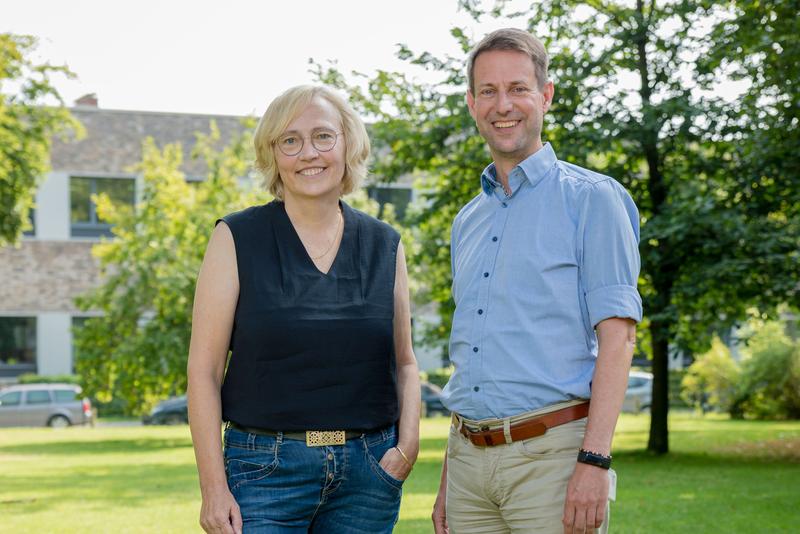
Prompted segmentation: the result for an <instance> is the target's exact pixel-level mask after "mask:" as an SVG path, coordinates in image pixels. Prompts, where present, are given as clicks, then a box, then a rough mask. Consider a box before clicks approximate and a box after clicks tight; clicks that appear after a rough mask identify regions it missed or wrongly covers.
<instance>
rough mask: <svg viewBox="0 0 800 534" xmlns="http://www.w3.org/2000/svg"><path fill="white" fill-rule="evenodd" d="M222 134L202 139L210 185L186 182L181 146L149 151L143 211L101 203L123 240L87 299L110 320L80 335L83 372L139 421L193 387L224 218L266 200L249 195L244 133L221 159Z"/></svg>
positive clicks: (108, 248)
mask: <svg viewBox="0 0 800 534" xmlns="http://www.w3.org/2000/svg"><path fill="white" fill-rule="evenodd" d="M218 137H219V133H218V130H217V129H216V127H215V126H214V125H213V124H212V133H211V134H210V135H200V136H198V143H197V145H196V148H195V152H196V156H198V157H202V158H204V159H205V161H206V163H207V166H208V174H207V177H206V179H205V180H204V181H201V182H194V183H191V182H187V181H186V179H185V176H184V175H183V173H182V172H181V171H180V166H181V161H182V150H181V147H180V145H177V144H174V145H167V146H165V147H164V148H163V149H159V148H158V147H157V146H156V145H155V143H154V142H153V140H152V139H147V140H146V141H145V142H144V144H143V159H142V162H141V163H140V164H139V166H138V169H137V171H138V172H139V173H140V176H141V180H140V186H141V190H140V195H139V202H138V203H137V205H136V207H135V208H134V207H130V206H120V205H114V204H112V202H111V200H110V199H109V198H108V196H106V195H100V196H98V197H95V198H94V199H93V200H94V201H96V203H97V210H98V214H99V215H100V216H101V217H102V218H103V219H104V220H107V221H109V222H110V223H111V224H112V225H113V233H114V237H113V239H111V240H106V241H103V242H102V243H100V244H98V245H96V246H95V247H94V249H93V254H94V255H95V256H96V257H97V258H98V259H99V261H100V264H101V273H102V277H103V281H102V284H101V285H100V286H99V287H97V288H96V289H95V290H93V291H91V292H90V293H88V294H87V295H85V296H83V297H81V298H79V299H78V305H79V306H80V308H81V309H83V310H87V311H95V312H101V313H102V315H100V316H97V317H92V318H90V319H88V320H87V321H86V322H85V323H84V325H83V326H82V327H81V328H79V329H77V331H76V333H75V346H76V353H77V356H78V357H77V362H76V367H77V372H78V373H79V374H80V375H81V377H82V380H83V385H84V387H85V389H86V391H87V392H88V393H89V394H91V395H93V396H95V397H96V398H97V399H98V400H100V401H102V402H109V401H110V400H111V399H112V398H118V399H123V400H124V401H125V402H126V404H127V409H128V411H129V412H131V413H140V412H141V411H142V410H145V409H147V408H148V407H149V406H150V405H151V404H152V403H153V402H154V401H156V400H158V399H160V398H163V397H165V396H167V395H170V394H176V393H182V392H183V391H184V390H185V388H186V357H187V353H188V347H189V338H190V334H191V313H192V303H193V300H194V288H195V279H196V277H197V273H198V272H199V269H200V264H201V262H202V259H203V254H204V253H205V249H206V245H207V243H208V238H209V236H210V234H211V230H212V229H213V227H214V222H215V221H216V219H217V218H219V217H221V216H223V215H225V214H227V213H230V212H232V211H236V210H238V209H242V208H244V207H247V206H249V205H251V204H254V203H257V202H258V201H259V200H263V195H258V194H256V193H255V192H253V191H251V190H248V189H246V188H242V187H241V186H240V184H239V179H240V178H241V177H244V176H247V169H248V165H249V162H250V161H251V159H252V158H250V156H249V148H248V141H249V139H248V138H247V137H246V136H245V135H244V134H242V135H241V136H240V137H238V138H236V139H234V140H233V142H232V143H231V144H230V145H229V146H227V147H225V148H224V149H222V150H221V151H217V150H215V149H214V145H215V143H216V142H217V141H218Z"/></svg>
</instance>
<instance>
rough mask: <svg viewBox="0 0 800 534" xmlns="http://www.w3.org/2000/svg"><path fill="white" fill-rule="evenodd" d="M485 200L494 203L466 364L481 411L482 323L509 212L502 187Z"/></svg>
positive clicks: (484, 336) (483, 401) (484, 333)
mask: <svg viewBox="0 0 800 534" xmlns="http://www.w3.org/2000/svg"><path fill="white" fill-rule="evenodd" d="M487 200H488V202H491V203H494V204H495V206H494V213H493V214H492V218H491V228H490V230H489V233H488V235H487V237H485V238H484V239H486V242H485V243H484V246H483V247H481V248H482V250H483V254H482V256H483V262H482V263H481V269H480V278H479V280H478V300H477V304H476V307H475V309H474V310H473V313H474V319H473V321H472V325H473V326H472V332H471V333H470V344H471V346H472V349H471V350H472V352H473V354H472V356H473V358H471V359H472V362H473V365H470V370H471V372H470V377H469V379H470V385H469V387H470V390H471V394H472V400H473V405H474V406H476V407H477V406H480V407H481V408H482V410H489V407H488V406H487V402H486V396H485V395H484V393H485V391H484V390H483V384H482V381H481V380H480V377H485V376H487V374H486V373H485V372H484V369H483V364H484V362H485V361H486V359H485V352H486V349H487V346H488V345H489V343H487V331H486V321H487V319H488V317H489V313H490V309H489V297H490V289H491V286H492V279H493V278H495V265H496V264H497V255H498V252H499V250H500V245H501V244H502V242H503V232H504V230H505V226H506V221H507V220H508V214H509V212H510V210H509V207H510V203H511V198H507V197H506V196H505V193H504V192H503V188H502V187H500V186H498V188H496V189H495V194H494V195H493V196H492V197H490V198H489V199H487ZM489 334H490V333H489ZM490 411H491V410H490Z"/></svg>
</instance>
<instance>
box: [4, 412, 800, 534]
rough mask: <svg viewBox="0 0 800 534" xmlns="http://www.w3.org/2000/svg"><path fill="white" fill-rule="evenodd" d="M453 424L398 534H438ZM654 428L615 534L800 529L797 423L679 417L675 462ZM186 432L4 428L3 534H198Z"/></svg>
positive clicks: (640, 439)
mask: <svg viewBox="0 0 800 534" xmlns="http://www.w3.org/2000/svg"><path fill="white" fill-rule="evenodd" d="M448 422H449V419H447V418H443V417H440V418H436V419H426V420H423V422H422V448H421V452H420V456H419V460H418V462H417V465H416V467H415V468H414V471H413V473H412V476H411V477H410V479H409V480H408V481H407V482H406V484H405V487H404V497H403V505H402V508H401V513H400V517H401V519H400V522H399V523H398V527H397V529H396V532H398V533H426V534H427V533H430V532H431V526H430V519H429V517H430V511H431V507H432V505H433V500H434V498H435V496H436V491H437V489H438V484H439V475H440V472H441V460H442V456H443V452H444V448H445V443H446V440H447V426H448ZM648 428H649V418H648V417H647V416H646V415H624V416H623V417H622V419H621V420H620V424H619V426H618V431H617V435H616V438H615V449H614V467H615V469H616V471H617V473H618V475H619V486H618V501H617V503H615V504H614V505H613V507H612V518H613V519H612V526H613V528H612V531H613V532H684V531H687V530H688V531H694V532H759V533H760V532H789V531H794V530H795V528H796V527H797V524H798V522H799V520H800V516H799V515H798V511H797V505H798V503H800V422H754V421H731V420H729V419H727V418H724V417H720V416H706V417H700V416H696V415H692V414H688V413H678V414H674V415H673V416H672V417H671V420H670V428H671V438H672V439H671V449H672V452H671V453H670V454H668V455H666V456H663V457H653V456H651V455H649V454H647V453H645V452H643V449H644V447H645V444H646V442H647V433H648ZM199 508H200V493H199V490H198V487H197V474H196V470H195V467H194V454H193V452H192V448H191V441H190V438H189V429H188V427H186V426H178V427H98V428H68V429H63V430H51V429H0V532H36V533H39V532H47V533H50V532H58V533H61V532H63V533H73V532H75V533H78V532H93V533H101V532H109V533H127V532H130V533H150V532H159V533H162V532H164V533H168V532H200V528H199V526H197V515H198V512H199Z"/></svg>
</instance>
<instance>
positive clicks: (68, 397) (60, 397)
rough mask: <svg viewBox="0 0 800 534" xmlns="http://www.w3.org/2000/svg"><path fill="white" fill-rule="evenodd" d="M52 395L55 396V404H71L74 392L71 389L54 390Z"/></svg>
mask: <svg viewBox="0 0 800 534" xmlns="http://www.w3.org/2000/svg"><path fill="white" fill-rule="evenodd" d="M53 393H55V395H56V402H72V401H74V400H75V390H72V389H56V390H54V391H53Z"/></svg>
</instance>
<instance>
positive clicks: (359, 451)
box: [225, 427, 403, 534]
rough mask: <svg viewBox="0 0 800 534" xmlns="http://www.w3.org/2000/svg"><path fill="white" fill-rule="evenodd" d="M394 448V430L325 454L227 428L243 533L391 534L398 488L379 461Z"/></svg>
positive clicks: (228, 464)
mask: <svg viewBox="0 0 800 534" xmlns="http://www.w3.org/2000/svg"><path fill="white" fill-rule="evenodd" d="M396 444H397V431H396V429H395V427H390V428H387V429H385V430H378V431H375V432H371V433H368V434H364V435H362V436H361V437H358V438H353V439H349V440H347V441H346V442H345V444H344V445H333V446H325V447H308V446H306V443H305V441H298V440H292V439H286V438H284V436H283V434H279V435H277V436H264V435H260V434H251V433H247V432H242V431H239V430H236V429H234V428H228V429H226V430H225V473H226V474H227V477H228V487H229V488H230V490H231V493H232V494H233V497H234V498H235V499H236V502H237V503H238V504H239V508H240V510H241V512H242V519H243V521H244V534H261V533H268V534H277V533H299V532H310V533H320V534H327V533H332V534H340V533H341V534H348V533H353V534H356V533H364V534H367V533H368V534H380V533H391V532H392V529H393V527H394V524H395V523H396V522H397V516H398V511H399V509H400V496H401V494H402V485H403V483H402V481H400V480H397V479H395V478H393V477H392V476H391V475H389V474H388V473H387V472H386V471H384V470H383V469H382V468H381V467H380V465H379V464H378V462H379V461H380V459H381V457H382V456H383V454H384V453H385V452H386V451H387V450H389V449H390V448H392V447H394V446H395V445H396Z"/></svg>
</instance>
